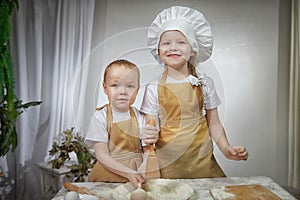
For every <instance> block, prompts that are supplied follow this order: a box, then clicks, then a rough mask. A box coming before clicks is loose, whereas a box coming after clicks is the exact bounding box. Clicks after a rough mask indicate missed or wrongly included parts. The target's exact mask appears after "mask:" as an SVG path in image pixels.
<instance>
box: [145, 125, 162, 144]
mask: <svg viewBox="0 0 300 200" xmlns="http://www.w3.org/2000/svg"><path fill="white" fill-rule="evenodd" d="M158 133H159V130H158V129H157V128H156V126H153V125H150V124H147V125H146V126H145V127H144V128H143V134H142V135H143V141H144V143H145V144H147V145H150V144H154V143H156V142H157V140H158Z"/></svg>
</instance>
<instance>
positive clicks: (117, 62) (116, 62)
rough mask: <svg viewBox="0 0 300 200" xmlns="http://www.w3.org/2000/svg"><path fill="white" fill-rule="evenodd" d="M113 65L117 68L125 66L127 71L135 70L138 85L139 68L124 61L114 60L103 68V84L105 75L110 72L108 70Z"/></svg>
mask: <svg viewBox="0 0 300 200" xmlns="http://www.w3.org/2000/svg"><path fill="white" fill-rule="evenodd" d="M113 65H119V66H120V65H123V66H125V67H127V68H129V69H136V70H137V73H138V82H139V84H140V70H139V68H138V67H137V66H136V64H134V63H133V62H130V61H128V60H125V59H120V60H115V61H113V62H111V63H110V64H109V65H107V67H106V68H105V71H104V75H103V83H105V81H106V75H107V73H108V71H109V70H110V68H111V67H112V66H113Z"/></svg>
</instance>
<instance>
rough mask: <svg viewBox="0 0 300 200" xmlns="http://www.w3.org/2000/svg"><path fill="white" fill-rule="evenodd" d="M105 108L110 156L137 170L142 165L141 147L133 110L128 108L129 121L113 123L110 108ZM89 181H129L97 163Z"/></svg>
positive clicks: (107, 106)
mask: <svg viewBox="0 0 300 200" xmlns="http://www.w3.org/2000/svg"><path fill="white" fill-rule="evenodd" d="M105 107H106V109H107V112H106V118H107V132H108V140H109V141H108V142H109V143H108V147H109V151H110V155H111V156H112V157H113V158H114V159H116V160H117V161H119V162H121V163H122V164H124V165H126V166H127V167H129V168H131V169H134V170H137V168H138V167H139V166H140V165H141V163H142V147H141V143H140V139H139V127H138V121H137V118H136V115H135V113H134V111H133V108H130V116H131V117H130V119H128V120H125V121H122V122H118V123H113V116H112V110H111V106H110V105H109V104H107V105H105ZM102 108H103V107H102ZM102 108H100V109H102ZM89 181H92V182H96V181H104V182H128V181H129V180H128V179H127V178H125V177H122V176H120V175H118V174H115V173H113V172H111V171H109V170H107V169H106V168H105V167H103V165H102V164H101V163H100V162H99V161H98V162H96V164H95V166H94V167H93V169H92V171H91V173H90V175H89Z"/></svg>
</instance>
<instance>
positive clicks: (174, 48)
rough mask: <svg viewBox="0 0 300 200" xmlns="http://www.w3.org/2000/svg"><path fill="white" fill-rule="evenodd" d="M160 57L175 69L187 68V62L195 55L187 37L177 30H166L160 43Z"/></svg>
mask: <svg viewBox="0 0 300 200" xmlns="http://www.w3.org/2000/svg"><path fill="white" fill-rule="evenodd" d="M158 54H159V57H160V59H161V60H162V61H163V62H164V63H165V64H166V65H167V66H168V67H171V68H173V69H175V70H178V71H181V70H183V69H185V68H186V69H187V62H188V61H189V59H190V57H191V56H194V55H195V52H194V51H193V50H192V47H191V45H190V43H189V42H188V40H187V39H186V37H185V36H184V35H183V34H182V33H181V32H180V31H176V30H171V31H166V32H164V33H163V34H162V35H161V37H160V41H159V44H158Z"/></svg>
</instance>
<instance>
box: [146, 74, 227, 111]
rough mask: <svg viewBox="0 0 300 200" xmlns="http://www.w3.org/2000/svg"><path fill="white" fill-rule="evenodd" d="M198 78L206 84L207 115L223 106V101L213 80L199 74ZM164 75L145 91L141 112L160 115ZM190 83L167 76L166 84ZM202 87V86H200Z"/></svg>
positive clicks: (203, 86) (205, 103)
mask: <svg viewBox="0 0 300 200" xmlns="http://www.w3.org/2000/svg"><path fill="white" fill-rule="evenodd" d="M197 75H198V77H201V79H202V81H203V82H204V84H202V88H203V93H204V109H203V114H204V115H205V114H206V111H205V110H207V109H214V108H217V107H218V106H219V105H220V104H221V100H220V98H219V97H218V94H217V91H216V89H215V85H214V82H213V80H212V79H211V78H210V77H209V76H207V75H205V74H201V73H199V72H197ZM161 77H162V75H160V76H158V77H156V78H155V79H153V80H152V81H151V82H149V83H148V84H147V86H146V89H145V94H144V98H143V102H142V106H141V111H142V112H143V113H147V114H150V115H158V114H159V107H158V85H159V83H160V80H161ZM182 82H190V81H189V80H188V79H181V80H177V79H173V78H171V77H169V76H167V79H166V83H182ZM198 87H201V86H198Z"/></svg>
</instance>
